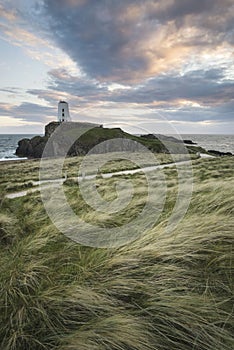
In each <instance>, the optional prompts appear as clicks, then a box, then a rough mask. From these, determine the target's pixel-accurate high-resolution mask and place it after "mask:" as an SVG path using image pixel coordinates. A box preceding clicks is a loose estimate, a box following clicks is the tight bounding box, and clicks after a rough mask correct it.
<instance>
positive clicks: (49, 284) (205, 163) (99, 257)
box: [0, 157, 234, 350]
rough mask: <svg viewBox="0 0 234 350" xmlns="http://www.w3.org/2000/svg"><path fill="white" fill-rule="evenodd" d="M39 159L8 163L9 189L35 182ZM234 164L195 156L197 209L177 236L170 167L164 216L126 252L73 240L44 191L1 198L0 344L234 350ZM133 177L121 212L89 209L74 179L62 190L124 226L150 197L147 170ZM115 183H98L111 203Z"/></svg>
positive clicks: (35, 349)
mask: <svg viewBox="0 0 234 350" xmlns="http://www.w3.org/2000/svg"><path fill="white" fill-rule="evenodd" d="M75 161H76V160H75V159H72V160H71V162H74V164H73V165H71V174H72V173H73V171H74V170H75ZM27 164H28V165H27ZM37 165H38V163H37V162H27V163H26V166H28V167H29V168H27V169H24V172H22V173H21V175H20V177H19V175H18V174H19V170H17V169H19V165H9V167H10V168H8V171H9V173H7V168H4V169H5V170H4V171H5V177H4V175H2V186H3V185H4V184H5V183H7V182H8V181H9V182H10V181H11V182H13V181H14V180H15V181H17V183H21V182H23V181H26V180H27V181H30V173H32V174H33V176H35V178H36V176H37V174H36V167H37ZM233 165H234V160H233V158H232V157H230V158H229V157H225V158H222V159H221V158H214V159H207V160H194V161H193V169H194V191H193V196H192V200H191V203H190V207H189V209H188V211H187V213H186V215H185V217H184V219H183V221H181V222H180V224H179V225H178V226H177V228H176V229H175V230H174V231H173V233H172V234H167V233H166V232H165V227H166V224H167V221H168V218H169V217H170V213H171V211H172V209H173V206H174V204H175V200H176V194H177V180H176V172H175V169H174V168H170V169H169V168H168V169H164V173H165V178H166V181H167V184H168V187H167V197H166V203H165V206H164V211H163V213H162V215H161V216H160V218H159V220H158V222H157V223H156V224H155V226H154V227H152V228H151V229H150V230H149V231H148V232H147V233H145V234H143V235H142V236H141V237H139V238H138V239H137V240H136V241H134V242H132V243H129V244H127V245H125V246H123V247H121V248H118V249H117V248H115V249H101V248H91V247H85V246H81V245H79V244H75V243H74V242H73V241H71V240H69V239H68V238H66V237H65V236H64V235H62V234H61V233H60V232H58V231H57V229H56V228H55V226H54V225H53V224H52V223H51V221H50V219H49V218H48V216H47V215H46V212H45V209H44V207H43V205H42V202H41V198H40V195H39V193H33V194H30V195H28V196H25V197H22V198H16V199H14V200H9V199H6V198H3V196H2V198H1V201H0V203H1V213H2V214H1V215H0V243H1V244H0V253H1V255H0V266H1V274H0V344H1V345H0V349H1V350H27V349H30V350H41V349H52V350H57V349H61V350H77V349H79V350H155V349H156V350H191V349H193V350H211V349H212V350H230V349H232V348H233V345H234V339H233V330H234V322H233V282H234V281H233V267H234V262H233V243H234V236H233V229H234V215H233V210H234V207H233V203H234V176H233V175H234V173H233V169H234V167H233ZM110 166H111V167H113V166H115V165H114V164H111V165H110ZM4 167H5V165H4ZM31 167H32V168H31ZM67 167H68V169H69V165H67ZM33 169H34V170H33ZM7 174H9V175H8V178H6V176H7ZM123 178H124V177H123ZM126 178H127V179H128V180H131V181H132V182H133V184H134V196H133V198H132V201H131V203H129V206H128V207H127V209H126V210H125V212H122V213H121V214H119V215H113V216H111V217H106V216H103V215H101V214H100V216H97V215H96V214H95V213H94V211H92V209H91V208H90V207H89V206H87V205H84V203H83V202H82V198H81V196H80V193H79V189H78V186H77V185H76V183H74V182H72V181H70V183H69V182H68V183H67V184H66V185H64V188H65V192H66V195H67V198H68V201H69V202H70V204H71V205H72V206H73V208H74V210H75V211H77V213H79V215H82V217H83V218H86V219H88V220H93V222H95V223H97V222H99V224H100V225H103V226H109V225H114V224H115V225H117V226H118V225H120V226H121V225H122V224H123V223H124V222H125V220H129V218H133V217H134V216H135V215H137V214H138V211H140V210H141V208H142V206H143V205H144V202H145V200H146V188H147V186H146V180H145V177H144V175H142V174H135V175H128V176H126ZM4 181H5V182H4ZM155 181H156V180H155ZM115 182H116V178H115V177H113V178H110V179H105V180H104V179H102V178H100V179H98V180H97V184H98V186H99V187H98V191H99V193H100V195H101V196H102V197H103V198H104V199H106V200H109V201H110V202H111V201H112V200H113V199H115V198H116V191H115ZM4 186H5V185H4ZM4 186H3V187H2V188H4V189H5V191H8V190H7V189H6V187H4Z"/></svg>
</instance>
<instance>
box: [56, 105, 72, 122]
mask: <svg viewBox="0 0 234 350" xmlns="http://www.w3.org/2000/svg"><path fill="white" fill-rule="evenodd" d="M58 121H59V122H70V121H71V117H70V114H69V108H68V103H67V102H65V101H59V103H58Z"/></svg>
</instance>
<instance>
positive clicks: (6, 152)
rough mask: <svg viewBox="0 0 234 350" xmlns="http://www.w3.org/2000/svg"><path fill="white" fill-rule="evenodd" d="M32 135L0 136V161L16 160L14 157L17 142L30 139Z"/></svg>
mask: <svg viewBox="0 0 234 350" xmlns="http://www.w3.org/2000/svg"><path fill="white" fill-rule="evenodd" d="M33 136H35V135H34V134H33V135H32V134H25V135H24V134H17V135H15V134H0V161H7V160H17V159H19V157H17V156H16V155H15V151H16V148H17V146H18V142H19V140H22V139H26V138H28V139H31V138H32V137H33Z"/></svg>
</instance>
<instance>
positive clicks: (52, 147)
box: [16, 122, 197, 158]
mask: <svg viewBox="0 0 234 350" xmlns="http://www.w3.org/2000/svg"><path fill="white" fill-rule="evenodd" d="M157 136H158V137H157ZM113 139H115V141H114V142H104V141H108V140H113ZM141 145H144V146H145V147H147V148H148V149H149V150H151V151H152V152H155V153H169V150H170V152H171V150H173V153H184V151H185V148H184V146H183V142H181V141H180V140H177V139H176V138H174V137H171V136H164V135H153V134H149V135H142V136H141V137H137V136H134V135H130V134H128V133H126V132H124V131H123V130H121V129H120V128H111V129H109V128H103V127H102V125H95V124H90V123H77V122H64V123H60V122H52V123H49V124H47V125H46V126H45V135H44V136H35V137H33V138H32V139H22V140H20V141H19V143H18V148H17V150H16V155H17V156H19V157H27V158H41V157H42V155H43V152H45V153H44V155H43V156H45V157H58V156H64V155H67V156H80V155H85V154H87V153H88V152H89V151H90V150H92V151H93V150H94V151H93V153H107V152H116V151H122V150H123V149H128V151H138V150H139V149H140V148H141V147H142V146H141ZM123 146H124V147H123ZM45 147H46V148H45ZM193 148H194V147H193V146H191V147H190V149H189V151H190V152H192V153H196V152H197V150H196V149H193Z"/></svg>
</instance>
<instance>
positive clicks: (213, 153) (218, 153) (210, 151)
mask: <svg viewBox="0 0 234 350" xmlns="http://www.w3.org/2000/svg"><path fill="white" fill-rule="evenodd" d="M208 152H209V153H210V154H212V155H214V156H218V157H223V156H233V154H232V153H231V152H220V151H215V150H209V151H208Z"/></svg>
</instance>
